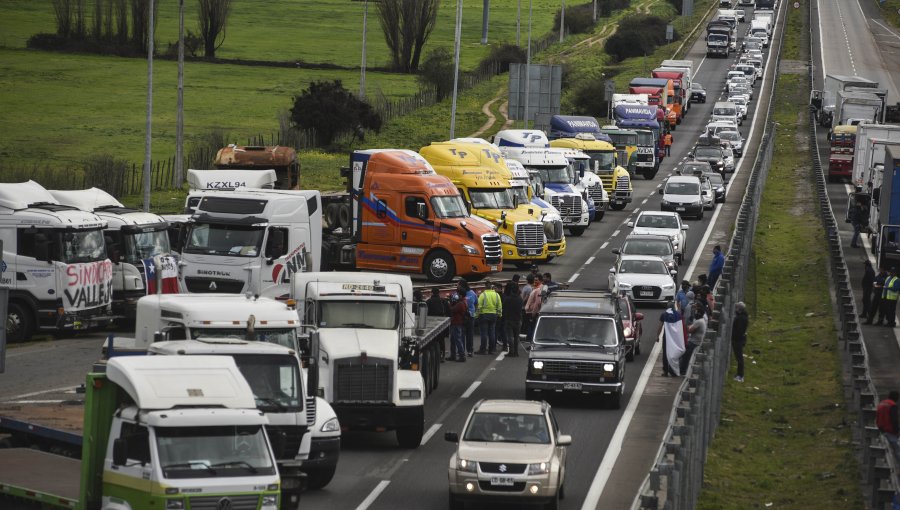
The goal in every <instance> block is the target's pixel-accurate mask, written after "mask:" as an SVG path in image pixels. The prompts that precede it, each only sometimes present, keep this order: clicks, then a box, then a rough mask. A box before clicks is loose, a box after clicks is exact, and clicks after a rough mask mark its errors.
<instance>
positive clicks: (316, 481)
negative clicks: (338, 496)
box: [306, 465, 337, 490]
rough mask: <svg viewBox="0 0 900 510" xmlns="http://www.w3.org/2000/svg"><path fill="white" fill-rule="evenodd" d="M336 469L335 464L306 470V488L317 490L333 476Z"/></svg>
mask: <svg viewBox="0 0 900 510" xmlns="http://www.w3.org/2000/svg"><path fill="white" fill-rule="evenodd" d="M336 470H337V465H334V466H331V467H327V468H322V469H311V470H309V471H307V472H306V488H307V489H310V490H318V489H321V488H323V487H325V486H326V485H328V483H329V482H331V479H332V478H334V472H335V471H336Z"/></svg>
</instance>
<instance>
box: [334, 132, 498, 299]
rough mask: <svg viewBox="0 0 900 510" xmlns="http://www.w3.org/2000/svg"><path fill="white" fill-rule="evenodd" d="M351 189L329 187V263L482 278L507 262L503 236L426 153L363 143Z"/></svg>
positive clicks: (351, 172) (349, 174) (443, 278)
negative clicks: (476, 213) (339, 190)
mask: <svg viewBox="0 0 900 510" xmlns="http://www.w3.org/2000/svg"><path fill="white" fill-rule="evenodd" d="M341 175H342V177H344V178H345V179H346V186H347V189H346V192H344V193H338V194H327V193H326V194H323V196H322V203H323V207H324V213H325V214H324V221H323V232H322V269H323V270H329V269H338V270H348V269H366V270H371V271H391V272H396V271H400V272H408V273H424V274H425V276H426V277H428V279H429V280H431V281H434V282H448V281H450V280H451V279H453V278H454V277H455V276H462V277H464V278H466V279H470V280H477V279H480V278H483V277H484V276H486V275H488V274H491V273H494V272H497V271H501V270H502V269H503V260H502V251H501V247H500V236H499V235H498V234H497V231H496V229H495V227H494V226H493V225H491V224H490V223H489V222H487V221H485V220H482V219H481V218H477V217H474V216H470V213H469V211H468V210H467V209H466V204H465V202H464V201H463V199H462V197H461V196H460V194H459V190H457V188H456V186H454V185H453V183H452V182H451V181H450V179H448V178H447V177H444V176H441V175H438V174H437V173H435V171H434V169H433V168H432V167H431V165H430V164H428V162H427V161H426V160H425V158H423V157H422V156H420V155H419V154H417V153H415V152H413V151H408V150H401V149H371V150H358V151H354V152H353V153H352V154H351V155H350V167H349V168H344V169H342V170H341Z"/></svg>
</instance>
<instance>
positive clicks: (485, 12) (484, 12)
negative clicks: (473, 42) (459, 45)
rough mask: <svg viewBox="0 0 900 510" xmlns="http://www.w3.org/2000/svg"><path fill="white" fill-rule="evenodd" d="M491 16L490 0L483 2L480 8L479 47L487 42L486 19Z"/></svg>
mask: <svg viewBox="0 0 900 510" xmlns="http://www.w3.org/2000/svg"><path fill="white" fill-rule="evenodd" d="M490 16H491V0H484V5H483V7H482V8H481V45H482V46H484V45H486V44H487V42H488V19H489V18H490Z"/></svg>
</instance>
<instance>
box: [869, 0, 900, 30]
mask: <svg viewBox="0 0 900 510" xmlns="http://www.w3.org/2000/svg"><path fill="white" fill-rule="evenodd" d="M869 1H873V2H874V1H877V0H869ZM881 15H882V16H883V17H884V19H885V20H887V21H888V23H890V24H891V25H893V26H894V27H895V28H900V0H885V2H884V4H883V5H882V6H881Z"/></svg>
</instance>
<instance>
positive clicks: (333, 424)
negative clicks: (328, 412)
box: [319, 416, 341, 432]
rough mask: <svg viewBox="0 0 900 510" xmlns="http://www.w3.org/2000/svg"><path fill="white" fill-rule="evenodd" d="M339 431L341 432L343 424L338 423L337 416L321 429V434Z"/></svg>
mask: <svg viewBox="0 0 900 510" xmlns="http://www.w3.org/2000/svg"><path fill="white" fill-rule="evenodd" d="M339 430H341V424H340V423H339V422H338V419H337V416H335V417H334V418H332V419H330V420H328V421H326V422H325V423H323V424H322V427H321V428H320V429H319V431H321V432H337V431H339Z"/></svg>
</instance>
